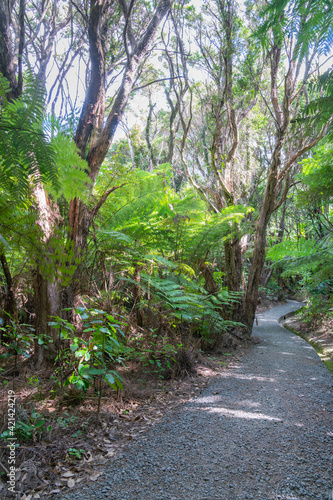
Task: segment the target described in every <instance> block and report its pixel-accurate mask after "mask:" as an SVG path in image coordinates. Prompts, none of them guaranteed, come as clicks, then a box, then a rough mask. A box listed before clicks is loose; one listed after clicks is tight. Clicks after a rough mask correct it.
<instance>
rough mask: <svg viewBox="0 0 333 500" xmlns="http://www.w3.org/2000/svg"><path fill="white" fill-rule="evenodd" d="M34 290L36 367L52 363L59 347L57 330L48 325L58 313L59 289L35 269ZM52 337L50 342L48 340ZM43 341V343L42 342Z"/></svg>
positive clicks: (59, 307) (34, 360)
mask: <svg viewBox="0 0 333 500" xmlns="http://www.w3.org/2000/svg"><path fill="white" fill-rule="evenodd" d="M34 292H35V334H36V337H37V338H36V342H35V353H34V357H33V363H34V365H35V367H36V368H37V369H38V368H40V367H41V366H42V365H44V364H49V363H53V362H54V360H55V358H56V355H57V352H58V349H59V331H58V330H55V329H54V328H52V327H51V326H49V322H50V321H52V316H58V315H59V314H60V309H61V302H60V290H59V286H58V285H57V283H55V282H51V281H49V280H48V279H46V278H44V277H43V276H42V275H41V274H40V272H39V270H37V272H36V275H35V282H34ZM50 339H52V343H50V342H49V340H50ZM42 342H43V343H42Z"/></svg>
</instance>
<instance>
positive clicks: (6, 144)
mask: <svg viewBox="0 0 333 500" xmlns="http://www.w3.org/2000/svg"><path fill="white" fill-rule="evenodd" d="M7 92H8V84H6V80H5V79H4V78H3V77H1V78H0V95H2V100H1V107H0V170H1V180H2V187H3V189H5V190H8V191H9V192H10V193H11V194H12V195H13V196H15V197H16V198H23V197H24V195H25V194H26V193H27V191H28V186H29V182H31V181H32V180H34V181H35V182H37V181H46V182H49V183H51V184H53V185H56V184H57V169H56V164H55V153H54V150H53V148H52V147H51V145H50V143H49V140H48V138H47V137H46V134H45V132H44V130H43V119H44V110H45V108H44V90H43V89H42V88H41V86H40V85H39V84H38V83H37V82H36V81H33V80H30V81H28V82H27V85H26V87H25V91H24V94H23V95H22V96H21V97H20V98H19V99H15V100H13V101H10V102H9V101H7V99H6V94H7Z"/></svg>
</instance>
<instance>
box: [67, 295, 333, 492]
mask: <svg viewBox="0 0 333 500" xmlns="http://www.w3.org/2000/svg"><path fill="white" fill-rule="evenodd" d="M298 307H300V304H299V303H297V302H294V301H288V304H287V305H283V306H278V307H275V308H274V309H271V310H269V311H266V312H265V313H263V314H260V315H258V322H259V324H258V326H257V327H256V328H255V329H254V332H253V333H254V335H256V336H257V337H259V339H260V343H259V344H258V345H255V346H252V347H251V348H250V349H249V350H248V352H247V353H246V355H244V356H243V357H242V359H241V360H240V361H238V362H236V363H235V364H234V365H233V366H231V367H230V368H229V369H227V370H225V372H224V373H223V374H222V376H221V377H219V379H218V380H216V381H215V382H214V383H213V384H212V385H210V386H209V387H207V388H206V389H205V390H204V391H203V393H202V394H201V396H199V397H196V398H194V399H192V400H190V401H189V402H188V403H186V404H185V405H183V406H182V407H181V408H180V409H178V410H177V411H176V412H175V413H172V414H171V413H170V414H169V415H167V416H166V417H165V418H164V419H163V420H162V421H161V422H160V423H158V424H156V426H155V427H154V428H153V429H151V430H150V431H149V432H147V433H146V434H144V436H143V437H141V438H139V439H138V440H137V441H136V442H134V443H132V444H130V445H128V446H127V447H126V448H124V449H123V450H122V452H121V454H120V455H118V456H116V457H114V459H113V460H112V461H110V462H109V465H108V469H106V470H105V473H104V476H102V477H103V480H101V481H100V482H98V483H94V484H93V485H91V486H90V485H89V486H86V487H83V488H82V489H81V490H80V491H79V492H75V491H73V492H71V493H68V494H67V495H65V496H62V497H61V498H63V499H71V500H72V499H80V500H84V499H88V498H89V499H90V498H95V499H96V500H97V499H98V500H99V499H104V498H105V499H110V500H111V499H113V500H120V499H121V500H243V499H244V500H245V499H253V500H268V499H276V500H277V499H280V500H282V499H283V500H287V499H288V500H298V499H307V500H328V499H331V500H333V474H332V463H333V462H332V458H333V453H332V451H333V425H332V424H333V405H332V381H333V379H332V376H331V375H330V373H329V372H328V371H327V370H326V368H325V366H324V365H323V364H322V362H321V361H320V359H319V357H318V356H317V354H316V352H315V351H314V350H313V348H312V347H311V346H310V345H309V344H307V343H306V342H305V341H304V340H302V339H301V338H299V337H297V336H295V335H293V334H292V333H290V332H289V331H287V330H285V329H284V328H282V327H281V325H280V324H279V323H278V321H277V320H278V318H280V317H281V316H283V315H285V314H287V313H288V312H289V311H291V310H295V309H297V308H298Z"/></svg>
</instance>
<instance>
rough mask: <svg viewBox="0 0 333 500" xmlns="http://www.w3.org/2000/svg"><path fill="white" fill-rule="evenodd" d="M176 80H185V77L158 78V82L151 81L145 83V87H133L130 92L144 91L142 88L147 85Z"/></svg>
mask: <svg viewBox="0 0 333 500" xmlns="http://www.w3.org/2000/svg"><path fill="white" fill-rule="evenodd" d="M177 78H185V77H184V76H173V77H171V78H159V79H158V80H153V81H151V82H148V83H146V84H145V85H141V86H140V87H134V88H133V89H132V92H135V91H136V90H141V89H144V88H146V87H148V86H149V85H153V84H154V83H158V82H164V81H166V80H176V79H177Z"/></svg>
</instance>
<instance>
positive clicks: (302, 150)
mask: <svg viewBox="0 0 333 500" xmlns="http://www.w3.org/2000/svg"><path fill="white" fill-rule="evenodd" d="M328 126H329V124H327V125H326V126H325V127H323V128H322V130H321V132H320V134H319V135H318V136H317V137H316V138H315V139H313V140H312V141H311V142H309V143H308V144H306V146H304V147H303V148H302V149H300V150H299V151H297V153H295V154H294V155H293V156H292V157H291V158H290V160H289V161H287V163H286V164H285V166H284V168H283V169H282V170H281V172H280V173H279V175H278V180H281V179H283V177H284V176H285V175H286V173H287V172H288V170H289V169H290V167H291V166H292V165H293V163H294V162H295V161H296V160H297V159H298V158H299V157H300V156H302V155H303V154H304V153H306V152H307V151H309V150H310V149H312V148H313V147H314V146H316V144H318V142H319V141H320V140H321V139H322V138H323V137H324V135H325V133H326V131H327V129H328Z"/></svg>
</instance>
